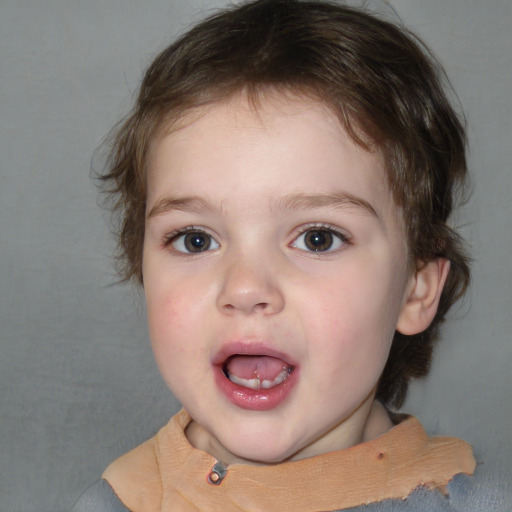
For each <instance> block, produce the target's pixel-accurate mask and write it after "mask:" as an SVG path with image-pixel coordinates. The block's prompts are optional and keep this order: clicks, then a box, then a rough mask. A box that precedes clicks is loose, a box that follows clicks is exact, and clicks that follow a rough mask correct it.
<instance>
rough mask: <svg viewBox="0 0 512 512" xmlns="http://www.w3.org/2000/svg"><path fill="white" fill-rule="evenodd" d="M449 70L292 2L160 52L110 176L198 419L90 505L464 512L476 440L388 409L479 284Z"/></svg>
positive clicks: (130, 268)
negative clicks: (472, 277)
mask: <svg viewBox="0 0 512 512" xmlns="http://www.w3.org/2000/svg"><path fill="white" fill-rule="evenodd" d="M441 77H442V73H441V72H440V71H439V70H438V68H437V66H436V64H435V63H434V62H433V60H432V58H431V57H430V55H429V54H428V52H426V51H425V50H424V49H422V46H421V44H420V43H419V42H418V41H417V40H416V39H415V38H414V36H412V35H411V34H409V33H407V31H405V30H404V29H402V28H397V27H395V26H393V25H391V24H389V23H387V22H384V21H381V20H379V19H376V18H374V17H372V16H370V15H368V14H366V13H364V12H361V11H357V10H353V9H350V8H346V7H341V6H338V5H335V4H332V3H323V2H307V1H305V2H301V1H294V0H257V1H255V2H250V3H246V4H242V5H241V6H238V7H234V8H232V9H230V10H228V11H226V12H224V13H220V14H218V15H216V16H213V17H212V18H210V19H208V20H206V21H204V22H203V23H201V24H200V25H198V26H196V27H195V28H193V29H192V30H191V31H190V32H188V33H187V34H186V35H185V36H183V37H182V38H181V39H180V40H178V41H177V42H176V43H174V44H173V45H172V46H170V47H169V48H168V49H167V50H165V51H164V52H163V53H162V54H161V55H160V56H159V57H158V58H157V59H156V60H155V61H154V63H153V64H152V65H151V66H150V68H149V69H148V71H147V72H146V75H145V78H144V81H143V83H142V86H141V90H140V94H139V98H138V100H137V103H136V106H135V109H134V111H133V112H132V114H131V115H130V116H129V117H128V119H127V120H126V121H125V122H124V124H123V125H122V126H121V127H120V128H119V130H118V132H117V135H116V138H115V140H114V146H113V151H112V159H111V167H110V171H109V173H108V174H107V175H106V176H105V177H104V179H105V181H106V182H107V183H108V184H109V185H110V186H111V189H110V190H111V192H112V193H113V194H114V195H115V197H116V198H117V207H118V210H119V211H120V212H121V215H122V228H121V231H120V248H121V250H122V255H123V258H124V262H125V266H124V269H123V276H124V277H125V278H127V279H128V278H132V277H135V278H136V279H137V280H138V281H139V282H140V283H141V284H142V285H143V288H144V291H145V295H146V301H147V311H148V323H149V329H150V337H151V341H152V346H153V350H154V353H155V357H156V361H157V363H158V365H159V368H160V371H161V373H162V375H163V377H164V379H165V381H166V382H167V384H168V385H169V387H170V389H171V390H172V391H173V392H174V394H175V395H176V396H177V398H178V399H179V400H180V401H181V403H182V404H183V407H184V409H183V411H181V412H180V413H178V414H177V415H176V416H175V417H174V418H172V420H171V421H170V423H169V424H168V425H167V426H165V427H164V428H163V429H162V430H161V431H160V432H159V433H158V434H157V436H155V437H154V438H153V439H151V440H149V441H147V442H146V443H144V444H143V445H142V446H140V447H138V448H136V449H135V450H133V451H132V452H130V453H128V454H127V455H125V456H123V457H121V458H120V459H118V460H117V461H115V462H113V463H112V464H111V465H110V466H109V467H108V468H107V470H106V471H105V473H104V475H103V478H102V480H101V481H100V482H98V483H97V484H96V485H94V486H93V487H91V488H90V489H89V490H88V491H86V493H84V495H83V496H82V498H81V499H80V501H79V503H78V504H77V506H76V508H75V510H77V511H85V510H88V511H96V510H98V511H100V510H101V511H107V510H116V511H118V510H123V511H126V510H130V511H133V512H150V511H156V510H163V511H171V510H172V511H174V510H178V511H188V510H233V511H235V510H245V511H259V510H265V511H268V510H285V511H288V510H290V511H291V510H293V511H318V510H330V511H332V510H346V509H349V508H353V507H355V510H366V506H367V505H368V504H370V505H368V510H404V509H403V508H401V507H404V506H409V507H410V508H409V509H410V510H438V509H439V510H441V509H442V510H453V509H452V508H450V507H451V506H452V505H453V506H455V505H456V502H453V501H452V504H451V505H450V503H449V502H448V501H447V500H446V498H445V497H444V495H447V494H450V493H451V494H452V498H453V496H455V497H456V496H457V495H460V493H461V489H463V488H464V486H465V485H467V482H466V480H465V479H464V477H462V476H461V474H472V473H473V471H474V468H475V461H474V458H473V455H472V451H471V448H470V447H469V445H467V444H466V443H464V442H463V441H460V440H458V439H454V438H435V437H434V438H428V437H427V436H426V434H425V432H424V430H423V429H422V427H421V425H420V424H419V422H418V421H417V420H416V419H415V418H412V417H405V416H400V415H397V414H393V413H391V412H389V408H392V407H395V408H397V407H400V405H401V404H402V402H403V400H404V397H405V394H406V391H407V386H408V382H409V380H410V378H412V377H419V376H423V375H425V374H426V373H427V372H428V369H429V362H430V359H431V353H432V346H433V343H434V340H435V338H436V335H437V331H438V328H439V325H440V323H441V322H442V320H443V318H444V317H445V315H446V313H447V311H448V310H449V308H450V306H451V305H452V304H453V303H454V302H455V301H456V300H457V299H458V298H459V297H460V296H461V295H462V294H463V293H464V291H465V289H466V287H467V284H468V281H469V269H468V265H467V259H466V257H465V255H464V251H463V249H462V246H461V241H460V240H459V238H458V236H457V234H456V233H455V232H454V231H453V230H452V229H451V228H450V227H448V225H447V219H448V216H449V214H450V212H451V210H452V203H453V199H454V198H453V196H454V191H455V189H456V187H458V186H460V185H461V184H462V183H463V181H464V178H465V173H466V163H465V135H464V130H463V128H462V126H461V123H460V121H459V120H458V118H457V115H456V114H455V112H454V111H453V109H452V108H451V106H450V104H449V102H448V100H447V98H446V95H445V93H444V92H443V90H442V87H441ZM457 475H458V476H457ZM406 498H407V499H406ZM404 499H405V501H402V500H404Z"/></svg>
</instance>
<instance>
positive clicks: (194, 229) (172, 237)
mask: <svg viewBox="0 0 512 512" xmlns="http://www.w3.org/2000/svg"><path fill="white" fill-rule="evenodd" d="M314 232H316V233H317V235H318V236H317V238H316V241H318V240H319V241H320V243H321V242H322V239H321V238H320V239H319V235H321V234H322V233H323V234H324V235H325V234H328V237H326V240H324V242H325V243H327V244H328V246H327V247H326V248H325V249H321V248H318V247H317V248H311V247H309V248H308V247H306V246H307V243H308V242H307V241H305V242H303V243H302V244H301V245H303V246H304V247H300V246H299V244H298V243H297V241H298V240H299V239H300V238H301V237H303V236H305V235H306V234H308V233H314ZM187 235H198V239H196V241H197V242H199V241H200V240H199V237H202V238H206V239H207V240H206V241H207V243H208V245H207V246H206V248H205V249H203V248H202V247H201V246H196V248H198V249H199V250H193V247H191V246H189V247H187V240H186V239H185V237H186V236H187ZM322 236H323V235H322ZM329 237H330V239H329ZM313 240H314V239H313ZM309 241H310V242H311V241H312V240H309ZM189 242H190V243H192V241H189ZM212 243H213V244H214V247H213V249H212V248H211V244H212ZM178 244H180V245H181V246H182V247H176V246H175V245H178ZM347 244H350V239H349V237H347V236H346V235H344V234H343V233H340V232H339V231H338V230H336V229H334V228H333V227H332V226H330V225H327V224H310V225H308V226H305V227H303V228H302V230H301V231H300V232H299V234H298V235H297V236H296V237H295V238H294V239H293V241H292V242H291V243H290V244H289V246H290V247H293V248H294V249H298V250H300V251H304V252H305V253H313V254H324V253H331V252H337V251H338V250H340V249H341V248H342V247H343V246H345V245H347ZM333 245H334V246H335V247H334V249H333V248H332V247H333ZM163 246H164V247H169V246H172V249H173V250H174V251H175V252H176V253H178V254H184V255H191V254H201V253H203V252H207V251H211V250H215V249H218V248H219V247H220V244H219V243H218V242H217V241H216V240H215V238H214V237H213V236H212V235H210V234H209V233H207V232H206V230H205V229H204V228H202V227H198V226H187V227H186V228H182V229H179V230H176V231H173V232H171V233H169V234H168V235H166V236H165V238H164V240H163Z"/></svg>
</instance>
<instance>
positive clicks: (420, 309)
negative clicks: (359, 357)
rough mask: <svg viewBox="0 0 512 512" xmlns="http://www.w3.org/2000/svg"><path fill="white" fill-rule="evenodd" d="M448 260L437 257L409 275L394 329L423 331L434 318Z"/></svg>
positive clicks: (409, 333)
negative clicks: (402, 303) (403, 299)
mask: <svg viewBox="0 0 512 512" xmlns="http://www.w3.org/2000/svg"><path fill="white" fill-rule="evenodd" d="M449 271H450V262H449V261H448V260H446V259H444V258H438V259H435V260H432V261H429V262H428V263H421V266H419V267H418V269H417V270H416V271H415V273H414V274H413V275H412V276H411V278H410V280H409V283H408V288H407V293H406V295H405V302H404V305H403V306H402V310H401V312H400V316H399V317H398V322H397V325H396V330H397V331H399V332H401V333H402V334H406V335H412V334H418V333H420V332H423V331H424V330H425V329H427V327H428V326H429V325H430V323H431V322H432V320H433V319H434V317H435V315H436V312H437V306H438V305H439V299H440V298H441V292H442V291H443V286H444V283H445V282H446V278H447V277H448V272H449Z"/></svg>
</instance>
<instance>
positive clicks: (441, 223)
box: [102, 0, 469, 407]
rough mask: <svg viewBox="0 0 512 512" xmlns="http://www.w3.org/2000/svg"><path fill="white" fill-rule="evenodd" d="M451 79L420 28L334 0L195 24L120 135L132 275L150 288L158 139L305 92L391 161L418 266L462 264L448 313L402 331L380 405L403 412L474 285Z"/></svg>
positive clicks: (239, 11)
mask: <svg viewBox="0 0 512 512" xmlns="http://www.w3.org/2000/svg"><path fill="white" fill-rule="evenodd" d="M444 81H446V77H445V76H444V73H443V72H442V70H441V68H440V66H439V65H438V64H437V63H436V61H435V59H434V58H433V57H432V55H431V54H430V53H429V51H428V50H427V49H426V48H425V46H424V45H423V44H422V43H421V42H420V41H419V40H418V39H417V38H416V37H415V36H414V35H412V34H411V33H410V32H408V31H407V30H406V29H404V28H402V27H398V26H396V25H394V24H391V23H389V22H386V21H383V20H381V19H379V18H376V17H374V16H372V15H369V14H367V13H365V12H363V11H361V10H355V9H352V8H348V7H344V6H340V5H336V4H334V3H329V2H316V1H300V0H256V1H253V2H249V3H244V4H242V5H240V6H238V7H234V8H230V9H228V10H226V11H223V12H220V13H218V14H216V15H214V16H212V17H210V18H208V19H206V20H205V21H203V22H202V23H200V24H198V25H197V26H195V27H194V28H192V29H191V30H190V31H189V32H188V33H186V34H185V35H184V36H182V37H181V38H180V39H179V40H177V41H176V42H175V43H174V44H172V45H171V46H170V47H169V48H167V49H166V50H164V51H163V52H162V53H161V54H160V55H159V56H158V57H157V58H156V59H155V60H154V62H153V63H152V64H151V66H150V67H149V69H148V70H147V72H146V74H145V76H144V80H143V82H142V85H141V88H140V92H139V96H138V99H137V101H136V104H135V106H134V109H133V111H132V113H131V114H130V115H129V117H128V118H127V119H126V120H125V121H124V122H123V123H122V124H121V125H120V126H119V127H117V129H116V132H115V135H114V137H113V139H112V144H113V145H112V150H111V154H110V165H109V171H108V173H107V174H105V175H104V176H103V177H102V179H103V180H104V181H105V182H106V183H107V185H108V191H109V192H110V193H111V194H112V195H113V196H114V198H115V205H114V210H115V211H118V212H119V213H120V214H121V216H120V226H119V249H120V251H119V256H120V261H121V262H122V264H123V266H122V269H121V273H122V276H123V278H125V279H129V278H131V277H136V278H137V279H138V280H139V281H140V282H142V278H143V276H142V270H141V260H142V248H143V240H144V224H145V208H146V203H145V200H146V189H145V171H146V169H145V165H146V161H147V154H148V146H149V142H150V141H151V140H152V138H153V137H154V136H155V133H156V131H157V130H159V129H160V128H162V126H164V127H165V128H166V129H167V128H169V129H172V125H173V123H175V122H176V121H177V120H179V119H180V118H182V117H183V115H184V114H186V113H187V112H189V111H190V110H191V109H193V108H196V107H199V106H202V105H206V104H210V103H213V102H216V101H220V100H223V99H226V98H228V97H229V96H230V95H232V94H235V93H237V92H240V91H246V92H247V93H248V94H249V97H252V98H256V99H257V97H258V95H259V94H261V93H262V92H265V91H268V90H269V89H276V90H278V91H287V92H291V93H293V94H299V95H300V94H302V95H306V96H309V97H313V98H315V99H318V100H320V101H321V102H323V103H324V104H326V105H327V106H328V107H330V108H331V109H332V110H333V111H334V112H335V113H336V114H337V116H338V118H339V119H340V122H341V123H342V124H343V126H344V127H345V128H346V129H347V131H348V133H349V134H350V136H351V137H352V138H353V139H354V141H356V142H357V143H358V144H360V145H361V146H363V147H365V148H366V149H371V148H376V149H377V150H380V151H381V152H382V154H383V156H384V161H385V165H386V171H387V177H388V182H389V185H390V188H391V191H392V193H393V196H394V200H395V202H396V203H397V205H399V206H400V207H401V208H402V210H403V216H404V219H405V224H406V236H407V240H408V247H409V252H410V257H411V262H413V263H414V264H418V262H428V261H430V260H432V259H435V258H439V257H442V258H447V259H448V260H449V261H450V262H451V268H450V273H449V277H448V281H447V283H446V285H445V288H444V290H443V294H442V297H441V301H440V305H439V309H438V312H437V315H436V317H435V319H434V321H433V322H432V324H431V326H430V327H429V328H428V329H427V330H426V331H425V332H423V333H420V334H418V335H414V336H405V335H402V334H400V333H398V332H396V334H395V338H394V340H393V344H392V348H391V353H390V357H389V359H388V362H387V365H386V367H385V369H384V372H383V374H382V376H381V380H380V384H379V388H378V391H377V398H379V399H380V400H381V401H382V402H383V403H385V404H388V405H394V406H396V407H399V406H400V405H401V404H402V402H403V400H404V398H405V394H406V391H407V385H408V382H409V380H410V378H411V377H420V376H423V375H426V374H427V373H428V370H429V365H430V360H431V354H432V346H433V343H434V341H435V339H436V336H437V331H438V327H439V324H440V323H441V322H442V320H443V319H444V317H445V314H446V313H447V311H448V310H449V308H450V307H451V305H452V304H453V303H454V302H455V301H456V300H457V299H458V298H459V297H460V296H461V295H462V294H463V293H464V291H465V289H466V287H467V285H468V283H469V267H468V259H467V257H466V256H465V254H464V250H463V246H462V242H461V240H460V238H459V237H458V235H457V234H456V233H455V232H454V231H453V230H452V229H451V228H450V227H449V226H448V225H447V219H448V216H449V215H450V212H451V210H452V207H453V204H452V203H453V199H454V195H455V193H456V192H457V189H458V186H459V185H461V184H462V183H463V182H464V178H465V174H466V158H465V143H466V141H465V133H464V128H463V126H462V124H461V122H460V120H459V118H458V116H457V114H456V112H455V111H454V109H453V108H452V106H451V105H450V102H449V100H448V98H447V95H446V93H445V91H444V87H443V82H444Z"/></svg>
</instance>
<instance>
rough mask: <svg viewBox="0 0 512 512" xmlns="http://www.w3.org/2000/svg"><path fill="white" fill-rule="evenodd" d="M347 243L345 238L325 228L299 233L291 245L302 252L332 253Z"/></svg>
mask: <svg viewBox="0 0 512 512" xmlns="http://www.w3.org/2000/svg"><path fill="white" fill-rule="evenodd" d="M346 243H347V237H345V236H344V235H342V234H341V233H338V232H337V231H335V230H333V229H331V228H327V227H315V228H312V229H308V230H307V231H304V232H303V233H301V234H300V235H299V236H298V237H297V238H296V239H295V240H294V241H293V242H292V244H291V247H295V248H297V249H300V250H302V251H309V252H332V251H335V250H337V249H340V248H341V247H343V246H344V245H345V244H346Z"/></svg>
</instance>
